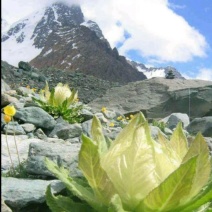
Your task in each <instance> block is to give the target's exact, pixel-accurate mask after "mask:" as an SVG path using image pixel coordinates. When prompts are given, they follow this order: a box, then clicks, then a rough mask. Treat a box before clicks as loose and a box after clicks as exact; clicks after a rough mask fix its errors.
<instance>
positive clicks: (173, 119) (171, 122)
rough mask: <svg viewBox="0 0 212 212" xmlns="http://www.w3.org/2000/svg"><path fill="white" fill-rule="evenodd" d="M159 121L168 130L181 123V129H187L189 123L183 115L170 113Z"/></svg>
mask: <svg viewBox="0 0 212 212" xmlns="http://www.w3.org/2000/svg"><path fill="white" fill-rule="evenodd" d="M161 121H163V122H164V123H166V124H167V127H168V128H169V129H174V128H175V127H176V126H177V124H178V123H179V122H182V124H183V127H187V126H188V125H189V123H190V120H189V117H188V115H187V114H185V113H172V114H171V115H170V116H168V117H166V118H164V119H162V120H161Z"/></svg>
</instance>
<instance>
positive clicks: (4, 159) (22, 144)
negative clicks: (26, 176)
mask: <svg viewBox="0 0 212 212" xmlns="http://www.w3.org/2000/svg"><path fill="white" fill-rule="evenodd" d="M15 140H16V143H17V148H18V152H19V156H20V161H21V162H22V161H24V160H26V159H27V157H28V152H29V145H30V143H31V142H37V143H38V142H41V140H40V139H28V136H27V135H17V136H15V137H14V136H12V135H7V136H6V135H4V134H1V145H2V152H1V168H2V170H9V168H10V167H11V161H10V158H9V153H8V148H7V142H8V146H9V150H10V154H11V158H12V161H13V164H14V166H17V165H18V164H19V163H18V155H17V151H16V145H15Z"/></svg>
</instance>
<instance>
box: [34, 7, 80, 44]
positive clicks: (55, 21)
mask: <svg viewBox="0 0 212 212" xmlns="http://www.w3.org/2000/svg"><path fill="white" fill-rule="evenodd" d="M83 21H84V16H83V13H82V11H81V9H80V7H79V6H76V5H74V6H72V7H68V6H66V5H63V4H59V3H56V4H53V5H52V6H51V7H48V8H47V9H46V10H45V13H44V16H43V17H42V19H41V20H40V22H39V23H38V24H37V26H36V27H35V30H34V32H33V35H32V39H33V38H35V39H34V45H35V47H36V48H42V47H44V46H45V43H46V41H47V39H48V36H49V34H50V33H51V32H52V31H55V30H57V29H58V27H62V26H70V27H74V26H76V25H79V24H81V23H82V22H83Z"/></svg>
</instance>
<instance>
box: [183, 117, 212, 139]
mask: <svg viewBox="0 0 212 212" xmlns="http://www.w3.org/2000/svg"><path fill="white" fill-rule="evenodd" d="M186 130H187V131H188V132H189V133H191V134H197V133H198V132H201V133H202V135H203V136H206V137H212V116H206V117H202V118H195V119H194V120H192V121H191V123H190V124H189V125H188V126H187V127H186Z"/></svg>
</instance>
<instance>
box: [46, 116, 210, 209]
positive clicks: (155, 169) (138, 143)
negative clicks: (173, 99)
mask: <svg viewBox="0 0 212 212" xmlns="http://www.w3.org/2000/svg"><path fill="white" fill-rule="evenodd" d="M91 135H92V138H89V137H87V136H85V135H82V146H81V150H80V153H79V168H80V169H81V171H82V173H83V175H84V177H85V178H86V181H87V182H88V185H87V186H83V185H82V184H81V183H79V182H78V181H76V180H74V179H72V178H71V177H70V176H69V173H68V171H67V170H66V169H64V168H63V167H58V166H56V164H54V163H53V162H52V161H50V160H49V159H47V158H46V166H47V168H48V169H49V170H50V171H51V172H52V173H54V174H55V176H57V177H58V178H59V179H60V180H61V181H62V182H64V183H65V185H66V186H67V188H68V189H69V190H71V191H72V193H73V194H74V195H76V196H77V197H78V198H80V199H81V200H83V202H81V203H75V202H74V201H73V200H72V199H70V198H68V197H62V196H60V197H55V196H54V195H53V194H52V193H51V190H50V187H48V189H47V204H48V205H49V207H50V208H51V209H52V210H53V211H54V209H55V207H58V208H59V209H60V210H62V209H63V210H65V211H70V212H71V211H74V209H75V210H76V211H99V212H107V211H108V212H159V211H161V212H175V211H176V212H179V211H181V212H192V211H198V210H199V208H200V207H203V206H204V207H205V208H207V206H209V204H210V203H211V201H212V182H211V161H210V155H209V149H208V146H207V144H206V142H205V140H204V137H203V136H202V135H201V134H200V133H199V134H198V135H197V136H196V138H195V139H194V141H193V142H192V144H191V145H190V146H188V142H187V139H186V137H185V135H184V133H183V130H182V124H181V123H179V124H178V126H177V128H176V130H175V131H174V132H173V135H172V136H171V139H170V141H169V140H167V139H166V138H165V137H164V136H163V135H162V134H159V138H158V142H156V141H155V140H153V139H152V137H151V133H150V128H149V125H148V122H147V120H146V119H145V117H144V116H143V114H142V113H139V114H137V115H135V116H134V117H133V119H132V120H131V122H130V123H129V124H128V125H127V126H126V127H125V128H124V129H123V130H122V131H121V132H120V134H119V135H118V136H117V138H116V139H115V141H113V142H111V141H109V142H108V139H106V138H105V137H104V135H103V133H102V126H101V123H100V121H99V120H98V118H97V117H94V118H93V122H92V129H91ZM65 202H66V204H65ZM62 203H64V204H62ZM73 208H74V209H73ZM83 208H84V210H83ZM201 211H204V210H202V208H201Z"/></svg>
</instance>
